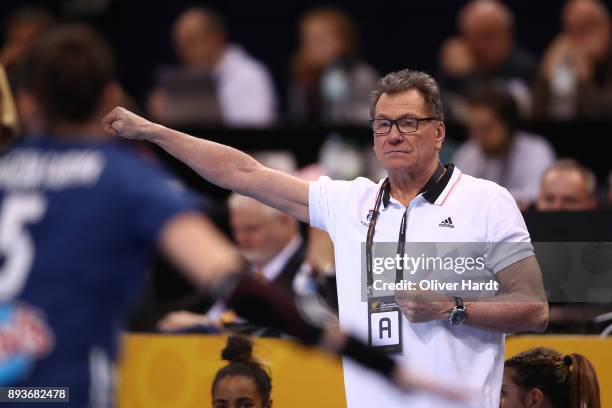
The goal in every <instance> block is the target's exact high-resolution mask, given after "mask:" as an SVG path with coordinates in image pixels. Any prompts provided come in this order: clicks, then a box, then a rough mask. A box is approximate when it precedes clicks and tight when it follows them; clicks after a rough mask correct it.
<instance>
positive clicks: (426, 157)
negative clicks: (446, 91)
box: [374, 89, 445, 172]
mask: <svg viewBox="0 0 612 408" xmlns="http://www.w3.org/2000/svg"><path fill="white" fill-rule="evenodd" d="M429 116H431V112H430V111H429V109H427V107H426V106H425V99H424V98H423V96H422V95H421V93H420V92H419V91H417V90H415V89H411V90H408V91H404V92H399V93H395V94H386V93H383V94H382V95H381V96H380V99H379V100H378V103H377V104H376V109H375V112H374V119H400V118H406V117H411V118H424V117H429ZM444 135H445V128H444V123H443V122H441V121H438V120H433V121H423V122H421V123H420V124H419V128H418V130H417V131H416V132H415V133H409V134H402V133H400V132H399V130H398V129H397V126H395V125H394V126H392V127H391V131H390V132H389V133H388V134H386V135H376V134H375V135H374V153H375V154H376V158H377V159H378V162H379V163H380V164H381V166H382V167H383V168H384V169H385V170H387V171H388V172H392V171H398V170H399V171H409V172H413V171H417V172H418V171H423V170H425V169H427V168H428V166H431V163H432V161H434V160H436V159H437V156H438V152H439V151H440V149H441V148H442V142H443V141H444Z"/></svg>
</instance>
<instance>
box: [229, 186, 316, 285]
mask: <svg viewBox="0 0 612 408" xmlns="http://www.w3.org/2000/svg"><path fill="white" fill-rule="evenodd" d="M228 204H229V218H230V226H231V229H232V235H233V236H234V239H235V240H236V243H237V245H238V249H239V250H240V252H241V253H242V255H243V256H244V257H245V258H246V259H247V261H249V263H250V265H251V268H252V269H253V271H254V272H255V273H256V274H258V275H260V277H261V278H263V279H267V280H273V281H276V282H278V283H280V284H282V285H284V286H286V287H287V288H288V289H292V288H293V281H294V279H295V276H296V274H297V272H298V270H299V269H300V267H301V265H302V263H303V262H304V257H305V253H306V245H305V243H304V241H303V240H302V237H301V235H300V231H299V228H298V222H297V221H296V220H295V219H294V218H291V217H290V216H288V215H286V214H284V213H282V212H280V211H278V210H276V209H274V208H272V207H268V206H266V205H264V204H261V203H260V202H258V201H256V200H254V199H252V198H249V197H245V196H241V195H238V194H232V195H231V196H230V198H229V201H228Z"/></svg>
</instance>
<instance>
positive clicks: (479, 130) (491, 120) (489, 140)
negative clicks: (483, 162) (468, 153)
mask: <svg viewBox="0 0 612 408" xmlns="http://www.w3.org/2000/svg"><path fill="white" fill-rule="evenodd" d="M467 126H468V131H469V137H470V139H471V140H473V141H474V142H476V143H477V144H478V145H479V146H480V148H481V149H482V150H483V152H484V153H485V155H487V156H489V157H494V156H497V155H499V154H500V153H501V152H502V151H503V149H504V148H505V146H506V145H507V143H508V140H509V137H510V135H509V134H508V129H507V127H506V126H504V124H503V122H502V121H501V120H499V118H497V116H495V114H494V113H493V110H491V109H489V108H487V107H485V106H472V107H470V108H469V110H468V123H467Z"/></svg>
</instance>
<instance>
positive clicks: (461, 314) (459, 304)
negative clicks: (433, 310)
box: [448, 296, 467, 326]
mask: <svg viewBox="0 0 612 408" xmlns="http://www.w3.org/2000/svg"><path fill="white" fill-rule="evenodd" d="M453 299H455V307H453V309H452V310H451V311H450V312H449V314H448V321H449V322H450V324H452V325H453V326H457V325H460V324H463V323H464V322H465V319H467V310H466V308H465V305H464V304H463V299H461V298H460V297H459V296H453Z"/></svg>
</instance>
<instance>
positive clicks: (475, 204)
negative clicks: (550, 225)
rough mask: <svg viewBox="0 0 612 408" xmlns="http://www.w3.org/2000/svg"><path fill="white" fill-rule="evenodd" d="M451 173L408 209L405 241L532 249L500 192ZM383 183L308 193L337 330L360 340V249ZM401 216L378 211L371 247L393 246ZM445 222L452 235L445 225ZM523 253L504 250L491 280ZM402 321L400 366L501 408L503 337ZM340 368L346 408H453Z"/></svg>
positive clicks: (315, 186) (325, 184)
mask: <svg viewBox="0 0 612 408" xmlns="http://www.w3.org/2000/svg"><path fill="white" fill-rule="evenodd" d="M449 170H450V172H447V173H450V178H449V177H442V179H441V180H440V181H439V182H438V184H437V185H436V186H434V188H433V189H432V190H433V191H432V192H433V194H431V193H427V197H428V198H427V199H426V198H425V197H424V195H423V194H419V195H418V196H417V197H415V198H414V199H413V200H412V202H410V204H409V212H408V218H407V228H406V242H487V243H493V242H526V243H528V242H530V238H529V233H528V232H527V227H526V226H525V222H524V220H523V217H522V215H521V213H520V211H519V209H518V207H517V205H516V202H515V201H514V199H513V198H512V196H511V195H510V193H509V192H508V191H507V190H506V189H505V188H503V187H500V186H499V185H497V184H495V183H493V182H490V181H486V180H482V179H477V178H474V177H471V176H468V175H466V174H462V173H461V171H460V170H459V169H457V168H454V169H453V168H452V167H450V168H449ZM441 183H442V184H441ZM381 184H382V181H381V182H379V183H378V184H375V183H374V182H372V181H370V180H368V179H366V178H357V179H355V180H353V181H332V180H330V179H329V178H328V177H321V178H320V179H319V180H318V181H314V182H311V183H310V188H309V212H310V224H311V225H312V226H313V227H317V228H321V229H323V230H326V231H327V232H328V233H329V235H330V237H331V239H332V241H333V243H334V250H335V258H336V259H335V261H336V275H337V282H338V300H339V314H340V324H341V327H342V328H343V329H345V330H349V331H351V332H352V333H354V334H356V335H357V336H358V337H360V338H361V339H362V340H364V341H367V339H368V313H367V302H364V301H362V296H361V295H362V292H361V289H362V283H361V270H362V269H361V268H362V265H361V259H362V256H361V250H362V244H363V243H364V242H365V241H366V235H367V230H368V218H367V216H368V213H369V211H370V210H372V209H373V207H374V203H375V200H376V196H377V193H378V191H379V189H380V187H381ZM428 200H429V201H428ZM430 201H431V202H430ZM405 210H406V207H404V206H403V205H402V204H401V203H399V202H398V201H397V200H395V199H394V198H393V197H391V198H390V200H389V202H388V205H387V206H386V207H385V206H381V208H380V215H379V218H378V221H377V224H376V232H375V235H374V242H397V238H398V231H399V226H400V222H401V219H402V216H403V214H404V212H405ZM449 217H450V219H451V221H452V224H453V226H454V228H448V227H444V226H443V221H444V220H447V219H448V218H449ZM527 246H528V247H529V248H531V245H530V244H529V245H527ZM521 247H522V248H523V249H522V250H517V252H515V253H508V252H507V251H506V252H505V253H504V258H503V259H499V257H497V260H496V262H495V264H494V265H490V270H489V273H490V274H491V276H492V277H493V278H494V274H495V273H497V272H499V271H500V270H502V269H504V268H505V267H507V266H509V265H511V264H513V263H515V262H517V261H519V260H521V259H524V258H526V257H528V256H530V255H533V250H532V249H529V250H525V249H524V248H525V245H523V246H521ZM402 319H403V322H402V333H403V352H402V354H401V355H400V356H398V357H397V358H398V359H400V360H401V361H402V362H404V363H405V364H409V365H410V367H411V368H413V369H416V370H419V371H420V372H423V373H429V374H430V375H432V376H434V377H435V378H440V379H443V380H445V381H448V382H449V383H451V384H452V383H456V384H457V386H458V387H461V388H462V389H463V387H469V389H473V390H475V391H476V392H478V393H480V394H481V395H480V397H478V400H479V402H478V403H477V404H476V405H474V406H477V407H490V408H497V407H498V406H499V395H500V390H501V382H502V374H503V362H504V335H503V334H501V333H494V332H490V331H486V330H481V329H477V328H474V327H471V326H469V325H459V326H451V325H450V323H449V322H447V321H432V322H427V323H410V322H409V321H408V320H407V319H406V318H405V317H402ZM468 319H469V310H468ZM343 363H344V364H343V366H344V384H345V391H346V399H347V404H348V407H349V408H361V407H363V408H374V407H384V408H393V407H398V408H400V407H401V408H406V407H410V408H420V407H435V408H445V407H449V408H450V407H458V406H459V405H455V404H452V403H449V402H446V401H442V400H439V399H437V398H434V397H431V396H429V395H424V394H416V393H415V394H410V395H406V394H400V393H398V392H396V391H395V390H394V389H393V388H392V387H391V386H390V385H389V384H388V383H386V382H385V381H384V380H383V379H381V378H380V377H379V376H376V375H372V374H371V373H370V372H368V371H366V370H364V369H362V368H361V367H358V366H357V365H356V364H355V363H353V362H352V361H350V360H347V359H345V360H344V362H343Z"/></svg>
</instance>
